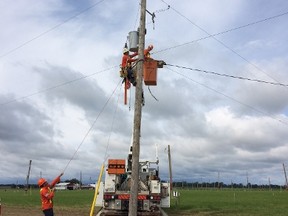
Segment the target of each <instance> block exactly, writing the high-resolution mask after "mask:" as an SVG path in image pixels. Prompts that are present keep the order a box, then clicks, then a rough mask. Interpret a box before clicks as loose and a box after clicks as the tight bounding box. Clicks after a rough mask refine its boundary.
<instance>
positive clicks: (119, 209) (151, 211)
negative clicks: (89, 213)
mask: <svg viewBox="0 0 288 216" xmlns="http://www.w3.org/2000/svg"><path fill="white" fill-rule="evenodd" d="M158 163H159V160H158V158H157V159H156V161H140V162H139V169H140V170H139V185H138V212H137V215H142V216H145V215H147V216H148V215H149V216H160V215H161V207H162V208H169V207H170V184H169V183H163V182H161V181H160V178H159V169H158ZM131 171H132V146H130V150H129V154H128V157H127V160H125V159H109V160H108V168H107V169H106V173H105V182H104V188H103V192H104V193H103V209H102V212H101V214H100V216H108V215H128V208H129V198H130V184H131Z"/></svg>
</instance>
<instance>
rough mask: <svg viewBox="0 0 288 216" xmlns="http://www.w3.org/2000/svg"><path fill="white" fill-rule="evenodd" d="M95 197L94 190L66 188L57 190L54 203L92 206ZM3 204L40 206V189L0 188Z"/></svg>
mask: <svg viewBox="0 0 288 216" xmlns="http://www.w3.org/2000/svg"><path fill="white" fill-rule="evenodd" d="M93 197H94V190H72V191H70V190H65V191H56V193H55V197H54V203H55V204H57V206H62V207H71V208H73V207H87V206H91V204H92V201H93ZM0 198H1V201H2V204H4V205H7V206H29V207H34V206H40V205H41V201H40V194H39V190H38V189H32V190H28V192H25V191H24V190H23V189H22V190H21V189H18V190H17V189H8V190H3V189H0Z"/></svg>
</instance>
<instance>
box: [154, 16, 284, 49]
mask: <svg viewBox="0 0 288 216" xmlns="http://www.w3.org/2000/svg"><path fill="white" fill-rule="evenodd" d="M287 14H288V11H287V12H285V13H282V14H278V15H275V16H271V17H268V18H265V19H262V20H258V21H255V22H252V23H248V24H245V25H242V26H238V27H235V28H231V29H228V30H225V31H222V32H218V33H215V34H211V35H209V36H206V37H202V38H198V39H196V40H192V41H188V42H186V43H183V44H178V45H176V46H172V47H168V48H166V49H162V50H159V51H156V52H153V54H157V53H161V52H164V51H167V50H170V49H175V48H178V47H181V46H186V45H188V44H191V43H196V42H198V41H201V40H205V39H208V38H211V37H215V36H218V35H222V34H226V33H229V32H232V31H235V30H239V29H242V28H246V27H249V26H252V25H256V24H259V23H262V22H265V21H268V20H271V19H276V18H279V17H281V16H285V15H287Z"/></svg>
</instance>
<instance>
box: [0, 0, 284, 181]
mask: <svg viewBox="0 0 288 216" xmlns="http://www.w3.org/2000/svg"><path fill="white" fill-rule="evenodd" d="M96 3H97V1H96V2H95V1H88V0H87V1H84V2H81V4H79V3H77V2H70V1H66V0H65V1H64V0H63V1H54V0H50V1H47V2H37V3H35V2H32V1H26V2H22V1H17V4H16V3H15V4H13V5H12V4H6V3H5V1H4V2H1V3H0V6H1V7H0V8H1V9H0V10H1V15H2V22H1V23H0V26H1V28H2V29H5V31H3V32H2V34H1V35H0V41H1V48H2V53H1V54H0V56H2V57H0V70H1V71H2V73H1V74H0V76H1V77H0V91H1V97H0V101H1V104H2V105H1V106H0V109H1V111H2V115H1V117H0V147H1V157H0V162H1V163H0V164H1V165H0V168H1V169H0V170H1V171H0V176H1V178H0V183H6V182H14V183H15V182H16V181H18V182H19V183H20V182H24V180H25V178H26V169H27V168H28V162H29V160H33V162H32V173H31V182H33V183H35V182H36V181H37V178H38V177H40V175H42V176H43V177H46V178H48V179H49V178H52V176H54V175H57V174H59V173H60V172H61V171H63V169H65V178H67V179H68V178H75V177H76V178H77V177H78V176H79V175H80V171H81V172H82V174H83V177H84V179H83V180H84V181H86V182H90V181H92V180H93V181H94V180H95V179H96V178H97V174H98V173H99V167H100V164H102V163H103V161H104V160H105V159H107V158H126V157H127V154H128V150H129V146H130V144H131V134H132V128H133V122H134V103H135V97H134V96H135V88H134V87H132V88H131V89H130V91H129V92H128V105H124V104H123V97H124V95H123V94H124V93H123V85H122V84H121V81H122V80H121V78H120V77H119V67H118V66H119V64H120V61H121V55H122V53H121V51H122V48H123V46H124V43H125V42H126V41H127V35H128V33H129V31H132V30H136V29H137V28H138V25H139V4H138V2H134V1H133V2H132V1H129V3H128V2H127V4H123V3H122V2H120V1H115V2H114V3H113V4H111V2H110V1H103V2H99V4H98V3H97V4H96ZM167 4H170V5H171V8H170V9H168V10H167ZM167 4H165V3H163V2H162V1H159V2H153V4H151V2H150V3H149V2H148V4H147V9H148V10H149V11H150V12H155V15H156V17H155V20H154V21H155V23H154V25H153V23H151V21H152V19H151V16H150V15H149V14H147V17H146V30H147V34H146V46H147V45H148V44H153V45H154V50H153V53H152V57H153V58H155V59H161V60H164V61H165V62H167V63H168V64H171V65H179V66H184V67H188V68H194V69H201V70H207V71H215V72H218V73H223V74H228V75H235V76H243V77H249V78H253V79H260V80H266V81H271V82H274V81H275V82H276V81H277V82H281V83H287V75H286V68H287V53H286V50H287V45H286V38H287V33H288V32H287V31H286V30H285V28H283V26H285V22H284V20H285V16H284V15H283V16H281V17H278V18H275V19H271V20H269V21H265V22H262V23H259V24H255V25H250V26H249V27H246V28H241V29H238V30H235V31H230V32H229V33H225V34H224V33H223V34H221V35H218V36H217V37H215V38H213V37H210V38H207V39H203V37H206V36H208V34H207V33H205V31H206V32H208V33H210V34H214V33H217V32H223V31H225V30H229V29H233V28H235V27H238V26H242V25H245V24H248V23H253V22H255V21H258V20H261V19H264V18H266V17H269V16H275V15H277V14H281V13H283V8H285V7H284V6H286V5H287V2H285V1H280V2H277V4H276V3H275V2H269V3H268V2H265V3H263V2H262V1H255V2H252V3H251V2H250V1H233V3H231V2H230V1H227V0H221V1H217V3H216V2H214V3H213V2H208V1H201V2H200V1H199V2H193V4H192V3H191V2H190V1H182V2H181V4H177V5H175V3H173V1H169V2H167ZM23 8H26V9H27V10H23ZM85 9H87V10H85ZM255 11H257V12H256V13H255ZM201 28H202V30H201ZM203 30H204V31H203ZM199 39H201V40H199ZM219 41H220V42H219ZM157 81H158V83H157V86H150V87H149V88H148V87H147V86H144V88H143V89H144V97H145V106H143V107H142V118H141V123H142V124H141V139H140V140H141V152H140V156H141V158H143V159H144V158H145V159H151V160H155V158H156V147H155V145H156V144H157V145H158V155H159V158H160V164H159V167H160V175H161V177H162V178H163V179H168V178H169V174H168V173H169V172H168V170H169V169H168V158H167V146H168V145H170V146H171V154H172V166H173V167H172V168H173V177H174V179H175V180H179V181H182V180H187V181H192V180H195V181H209V180H210V181H211V182H212V181H217V179H218V178H219V177H220V179H221V181H224V182H226V183H230V182H231V180H232V181H233V182H240V183H241V182H242V183H246V178H247V174H248V175H249V179H250V181H251V182H253V183H259V182H260V181H261V182H262V183H263V182H266V181H267V178H268V177H271V179H272V183H278V184H282V183H283V178H282V177H281V175H282V167H281V166H282V163H286V162H287V161H286V155H287V149H288V145H287V142H286V140H287V135H286V127H287V124H286V123H287V103H286V101H287V96H286V95H287V92H286V88H285V87H281V86H273V85H268V84H263V83H256V82H249V81H244V80H239V79H231V78H227V77H219V76H215V75H211V74H205V73H201V72H200V71H191V70H185V69H180V68H177V67H173V66H168V65H167V66H164V68H163V69H158V80H157ZM155 98H156V99H157V100H156V99H155ZM165 149H166V150H165ZM23 170H24V171H23ZM279 173H281V174H279Z"/></svg>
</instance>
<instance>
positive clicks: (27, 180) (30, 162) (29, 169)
mask: <svg viewBox="0 0 288 216" xmlns="http://www.w3.org/2000/svg"><path fill="white" fill-rule="evenodd" d="M31 164H32V160H30V161H29V167H28V174H27V177H26V190H28V189H29V177H30V172H31Z"/></svg>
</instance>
